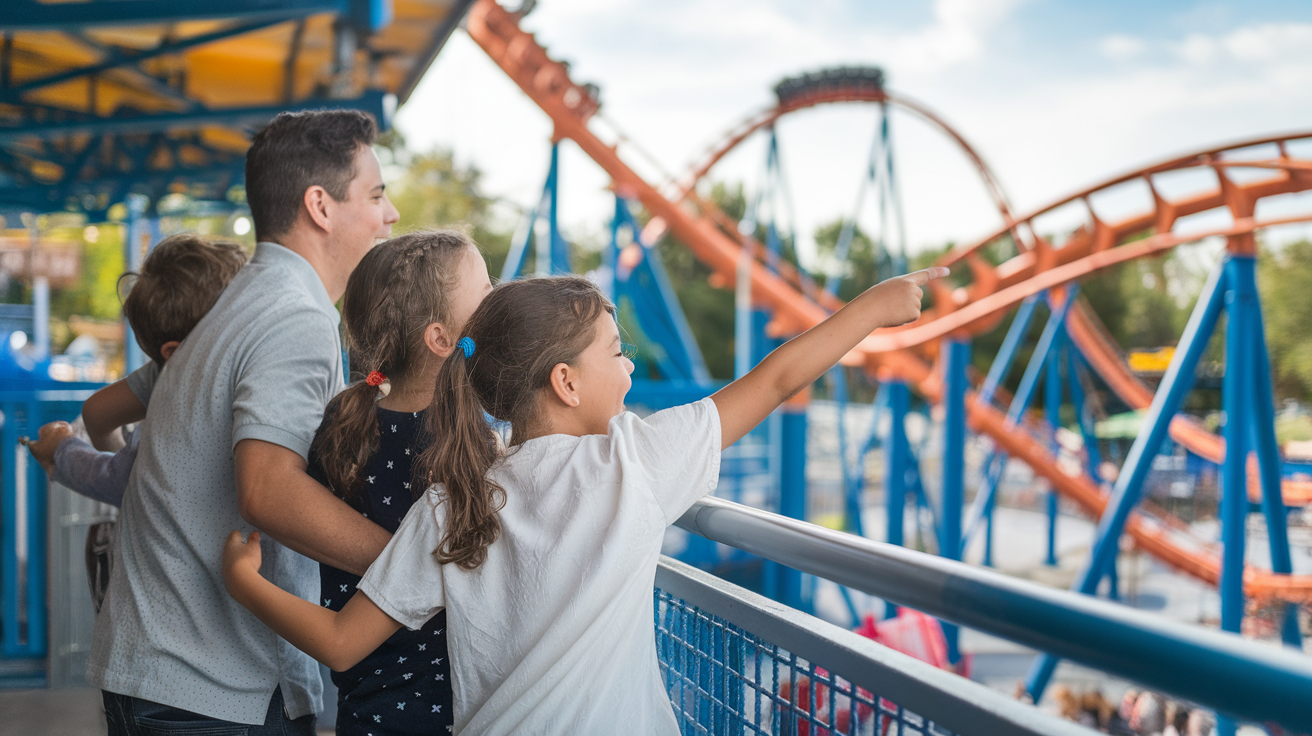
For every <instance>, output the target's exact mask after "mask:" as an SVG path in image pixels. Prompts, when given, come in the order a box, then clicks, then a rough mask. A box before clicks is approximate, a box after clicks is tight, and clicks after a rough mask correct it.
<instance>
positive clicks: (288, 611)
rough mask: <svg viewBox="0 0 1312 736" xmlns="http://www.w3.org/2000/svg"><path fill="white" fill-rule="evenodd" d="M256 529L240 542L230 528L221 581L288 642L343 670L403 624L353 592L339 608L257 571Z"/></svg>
mask: <svg viewBox="0 0 1312 736" xmlns="http://www.w3.org/2000/svg"><path fill="white" fill-rule="evenodd" d="M260 557H261V555H260V533H259V532H251V535H250V537H249V538H248V539H247V540H246V541H245V542H243V541H242V540H241V532H238V531H233V532H232V533H231V534H229V535H228V542H227V544H226V545H225V547H224V549H223V583H224V585H225V586H226V587H227V588H228V593H229V594H230V595H231V596H232V597H233V598H234V599H236V601H237V602H238V603H240V604H242V605H243V606H245V607H246V608H247V609H248V610H249V611H250V612H251V613H253V614H255V617H256V618H258V619H259V620H260V621H262V622H264V625H265V626H268V627H269V628H270V629H273V631H274V633H276V634H278V635H279V636H281V637H282V638H284V639H286V640H287V641H288V642H289V643H291V645H292V646H294V647H296V648H297V649H299V650H301V651H302V652H305V653H306V654H308V655H310V656H311V657H314V658H315V659H316V660H318V661H320V662H322V663H323V664H325V665H327V666H328V668H329V669H332V670H334V671H336V672H343V671H345V670H348V669H350V668H351V667H353V666H355V665H356V664H357V663H359V661H360V660H362V659H364V658H365V656H366V655H368V654H369V653H370V652H372V651H374V650H375V649H377V648H378V646H379V645H381V644H382V643H383V642H385V641H387V639H388V637H390V636H391V635H392V634H394V633H396V631H397V629H399V628H401V624H400V623H398V622H397V621H395V620H394V619H392V617H390V616H388V615H387V614H386V613H384V612H383V610H382V609H381V608H379V607H378V606H376V605H374V602H373V601H371V600H369V597H368V596H366V595H364V594H363V593H356V594H355V595H353V596H351V600H349V601H347V602H346V605H345V606H344V607H343V608H342V610H341V611H340V612H337V611H333V610H331V609H328V608H320V607H319V606H317V605H315V604H313V603H311V602H309V601H307V600H303V599H301V598H297V597H296V596H294V595H292V594H291V593H288V592H287V591H285V590H283V589H281V588H279V587H278V586H276V585H274V584H273V583H271V582H269V581H268V580H265V579H264V578H263V577H262V576H261V575H260Z"/></svg>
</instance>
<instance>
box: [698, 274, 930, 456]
mask: <svg viewBox="0 0 1312 736" xmlns="http://www.w3.org/2000/svg"><path fill="white" fill-rule="evenodd" d="M947 274H948V269H946V268H942V267H938V268H930V269H926V270H924V271H916V272H915V273H909V274H907V275H905V276H898V277H896V278H891V279H889V280H887V281H884V282H882V283H879V284H876V285H874V286H872V287H870V288H869V289H866V290H865V292H863V293H862V294H861V295H860V296H858V297H857V298H855V299H853V300H852V301H850V302H848V303H847V304H846V305H845V306H844V307H843V308H842V309H840V310H838V311H837V312H834V313H833V314H832V315H830V316H829V318H828V319H826V320H825V321H823V322H821V323H820V324H818V325H816V326H815V327H812V328H811V329H809V330H807V331H806V332H803V333H802V334H800V335H798V336H797V337H795V338H793V339H792V340H789V341H788V342H786V343H784V344H783V345H782V346H780V347H779V348H778V349H777V350H775V351H774V352H772V353H770V354H769V355H767V356H766V358H765V360H762V361H761V362H760V364H759V365H757V366H756V367H755V368H753V369H752V370H751V371H749V372H748V373H747V375H745V376H743V377H742V378H740V379H738V380H737V381H734V382H733V383H731V384H729V385H728V386H725V387H724V388H722V389H720V390H719V391H716V392H715V394H714V395H713V396H711V399H712V400H714V401H715V407H716V409H717V410H719V413H720V438H721V448H724V447H728V446H729V445H732V444H733V443H735V442H737V441H738V440H739V439H740V438H741V437H742V436H743V435H745V434H747V433H748V432H750V431H751V430H752V428H753V427H755V426H756V425H758V424H760V423H761V422H762V421H764V420H765V418H766V417H768V416H769V415H770V412H772V411H774V410H775V409H777V408H778V407H779V405H780V404H782V403H783V402H784V401H786V400H787V399H788V397H790V396H792V395H793V394H795V393H797V392H798V391H801V390H802V389H803V388H806V387H807V386H809V385H811V384H812V383H814V382H815V381H816V380H817V379H819V378H820V376H822V375H824V373H825V371H827V370H829V369H830V368H832V367H833V366H834V365H835V364H837V363H838V361H839V360H841V359H842V358H843V356H844V355H846V354H847V353H848V352H849V351H850V350H851V349H852V348H854V347H856V346H857V344H858V343H860V342H861V341H862V340H863V339H865V338H866V336H868V335H869V334H870V333H871V332H872V331H874V330H876V329H878V328H880V327H893V326H895V325H901V324H906V323H907V322H910V321H912V320H914V319H916V318H917V317H919V316H920V300H921V297H922V296H923V292H922V290H921V288H920V287H922V286H924V285H925V284H926V283H928V282H929V281H931V280H933V279H936V278H941V277H943V276H946V275H947Z"/></svg>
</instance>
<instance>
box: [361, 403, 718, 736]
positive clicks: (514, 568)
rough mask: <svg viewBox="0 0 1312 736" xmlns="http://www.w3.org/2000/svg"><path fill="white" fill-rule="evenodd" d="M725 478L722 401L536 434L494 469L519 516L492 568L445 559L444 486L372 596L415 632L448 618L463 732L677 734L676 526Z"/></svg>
mask: <svg viewBox="0 0 1312 736" xmlns="http://www.w3.org/2000/svg"><path fill="white" fill-rule="evenodd" d="M719 471H720V415H719V413H718V412H717V410H716V408H715V404H714V403H713V402H712V401H711V400H710V399H704V400H702V401H699V402H697V403H695V404H688V405H685V406H679V407H675V408H673V409H667V410H665V411H661V412H657V413H656V414H653V415H651V416H649V417H647V418H646V419H642V418H639V417H638V416H637V415H635V414H632V413H625V414H622V415H620V416H618V417H615V418H614V419H612V420H611V421H610V426H609V428H608V432H607V434H605V435H589V436H586V437H571V436H568V435H549V436H546V437H539V438H537V439H532V440H529V441H528V442H525V443H524V444H523V445H521V446H520V447H519V448H518V449H517V450H515V451H513V452H512V453H511V454H510V455H509V456H508V457H507V458H506V459H505V461H504V462H503V463H502V464H500V465H499V466H497V467H496V468H494V469H493V471H492V478H493V479H494V480H496V482H497V483H499V484H501V487H502V488H504V489H505V491H506V505H505V507H504V508H503V509H502V510H501V536H500V537H499V538H498V539H497V541H496V542H495V543H494V544H492V545H491V546H490V547H488V550H487V561H486V562H484V563H483V564H482V565H481V566H479V567H478V569H476V570H472V571H470V570H462V569H460V568H459V567H457V566H456V565H439V564H438V563H437V561H436V559H435V558H434V557H433V551H434V550H435V549H437V546H438V543H439V541H440V540H441V538H442V524H443V521H444V511H443V503H442V489H441V486H434V487H433V488H430V489H429V490H428V493H427V494H425V497H424V499H423V500H422V501H417V502H416V503H415V504H414V506H413V507H412V508H411V509H410V513H409V514H408V515H407V516H406V517H405V520H404V521H403V522H401V527H400V529H398V530H397V532H396V535H395V536H393V537H392V541H391V543H390V544H388V545H387V548H386V549H385V550H383V553H382V554H381V555H380V556H379V557H378V559H377V560H376V561H375V562H374V564H373V566H372V567H370V568H369V571H368V572H367V573H365V576H364V579H363V580H361V581H360V585H359V590H360V591H361V592H362V593H364V594H365V595H367V596H369V599H370V600H372V601H373V602H374V603H375V604H377V605H378V607H379V608H381V609H382V610H383V611H385V612H386V613H387V614H388V615H389V616H391V617H392V618H394V619H396V620H397V621H399V622H400V623H402V624H403V625H405V626H407V627H408V628H410V629H418V628H420V627H422V626H423V625H424V623H425V622H426V621H428V619H429V618H431V617H432V616H433V615H434V614H435V613H437V612H438V611H439V610H441V609H442V608H443V607H444V606H445V607H446V611H447V627H448V628H449V629H450V630H449V631H448V639H447V641H448V648H449V652H450V657H451V672H452V689H453V691H454V695H455V730H456V731H457V732H462V731H464V732H468V733H473V734H480V735H495V734H512V733H514V734H525V733H533V734H565V733H569V734H622V735H623V736H639V735H640V734H662V735H667V734H677V733H678V728H677V725H676V722H675V720H674V711H673V709H672V708H671V706H670V700H669V696H668V694H667V693H666V690H665V686H664V683H663V682H662V680H661V675H660V670H659V669H658V666H657V660H656V643H655V634H654V631H653V624H652V617H653V613H652V611H653V609H652V586H653V584H654V578H655V574H656V563H657V560H658V558H659V556H660V549H661V541H662V539H663V537H664V534H665V528H666V527H667V526H668V525H669V524H670V523H671V522H673V521H674V520H675V519H677V518H678V517H679V516H680V515H681V514H682V513H683V512H684V511H686V510H687V509H688V507H689V506H691V505H692V504H693V502H694V501H696V500H697V499H699V498H701V497H702V496H705V495H706V494H708V493H710V492H711V491H712V490H714V488H715V485H716V482H717V479H718V476H719ZM416 656H425V655H423V654H420V653H418V652H416Z"/></svg>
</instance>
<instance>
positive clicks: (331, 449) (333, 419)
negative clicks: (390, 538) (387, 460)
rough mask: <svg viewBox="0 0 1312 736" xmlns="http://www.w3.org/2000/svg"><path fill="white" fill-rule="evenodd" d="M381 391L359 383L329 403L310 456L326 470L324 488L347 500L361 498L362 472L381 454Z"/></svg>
mask: <svg viewBox="0 0 1312 736" xmlns="http://www.w3.org/2000/svg"><path fill="white" fill-rule="evenodd" d="M377 400H378V389H377V388H376V387H374V386H370V385H369V384H368V383H366V382H364V381H357V382H355V383H353V384H351V385H350V386H348V387H347V388H346V389H345V390H343V391H342V392H341V393H339V394H337V395H336V396H334V397H333V400H332V401H330V402H328V408H327V409H325V410H324V417H326V418H327V421H325V422H324V427H323V429H322V430H320V431H319V432H318V433H317V434H315V436H314V442H313V443H312V444H311V445H310V453H311V454H312V455H314V457H315V458H316V459H318V461H319V467H321V468H323V475H324V485H326V486H328V490H330V491H332V492H333V495H335V496H337V497H338V498H341V499H343V500H346V501H353V500H357V499H358V498H359V495H360V473H361V472H362V471H363V470H364V466H365V463H368V462H369V458H371V457H373V454H374V453H375V452H377V451H378V409H377V408H376V407H375V406H374V404H375V402H376V401H377Z"/></svg>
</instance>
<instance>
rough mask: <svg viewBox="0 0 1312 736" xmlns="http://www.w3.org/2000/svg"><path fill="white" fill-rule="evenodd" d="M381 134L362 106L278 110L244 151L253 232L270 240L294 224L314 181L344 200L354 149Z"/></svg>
mask: <svg viewBox="0 0 1312 736" xmlns="http://www.w3.org/2000/svg"><path fill="white" fill-rule="evenodd" d="M377 136H378V126H377V125H375V124H374V119H373V118H372V117H370V116H369V115H368V114H367V113H364V112H361V111H359V110H310V111H306V112H284V113H279V114H278V116H277V117H275V118H274V119H273V122H271V123H269V124H268V125H267V126H266V127H265V128H264V129H263V130H261V131H260V132H259V133H256V134H255V139H254V140H253V141H252V142H251V148H250V150H249V151H247V152H246V202H247V204H248V205H250V208H251V219H253V220H254V221H255V237H256V238H257V239H259V240H268V239H269V238H274V237H277V236H279V235H284V234H286V233H287V232H288V231H289V230H291V229H292V226H293V225H295V224H296V217H297V215H298V214H299V212H300V210H301V207H302V202H303V201H304V198H305V190H306V189H309V188H310V187H312V186H315V185H318V186H321V187H323V188H324V189H325V190H327V192H328V194H329V196H331V197H332V198H333V199H335V200H337V201H338V202H344V201H346V197H347V192H348V191H349V188H350V184H351V180H352V179H354V178H355V174H356V171H355V154H356V151H358V150H359V149H360V146H369V145H373V142H374V139H375V138H377Z"/></svg>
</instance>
